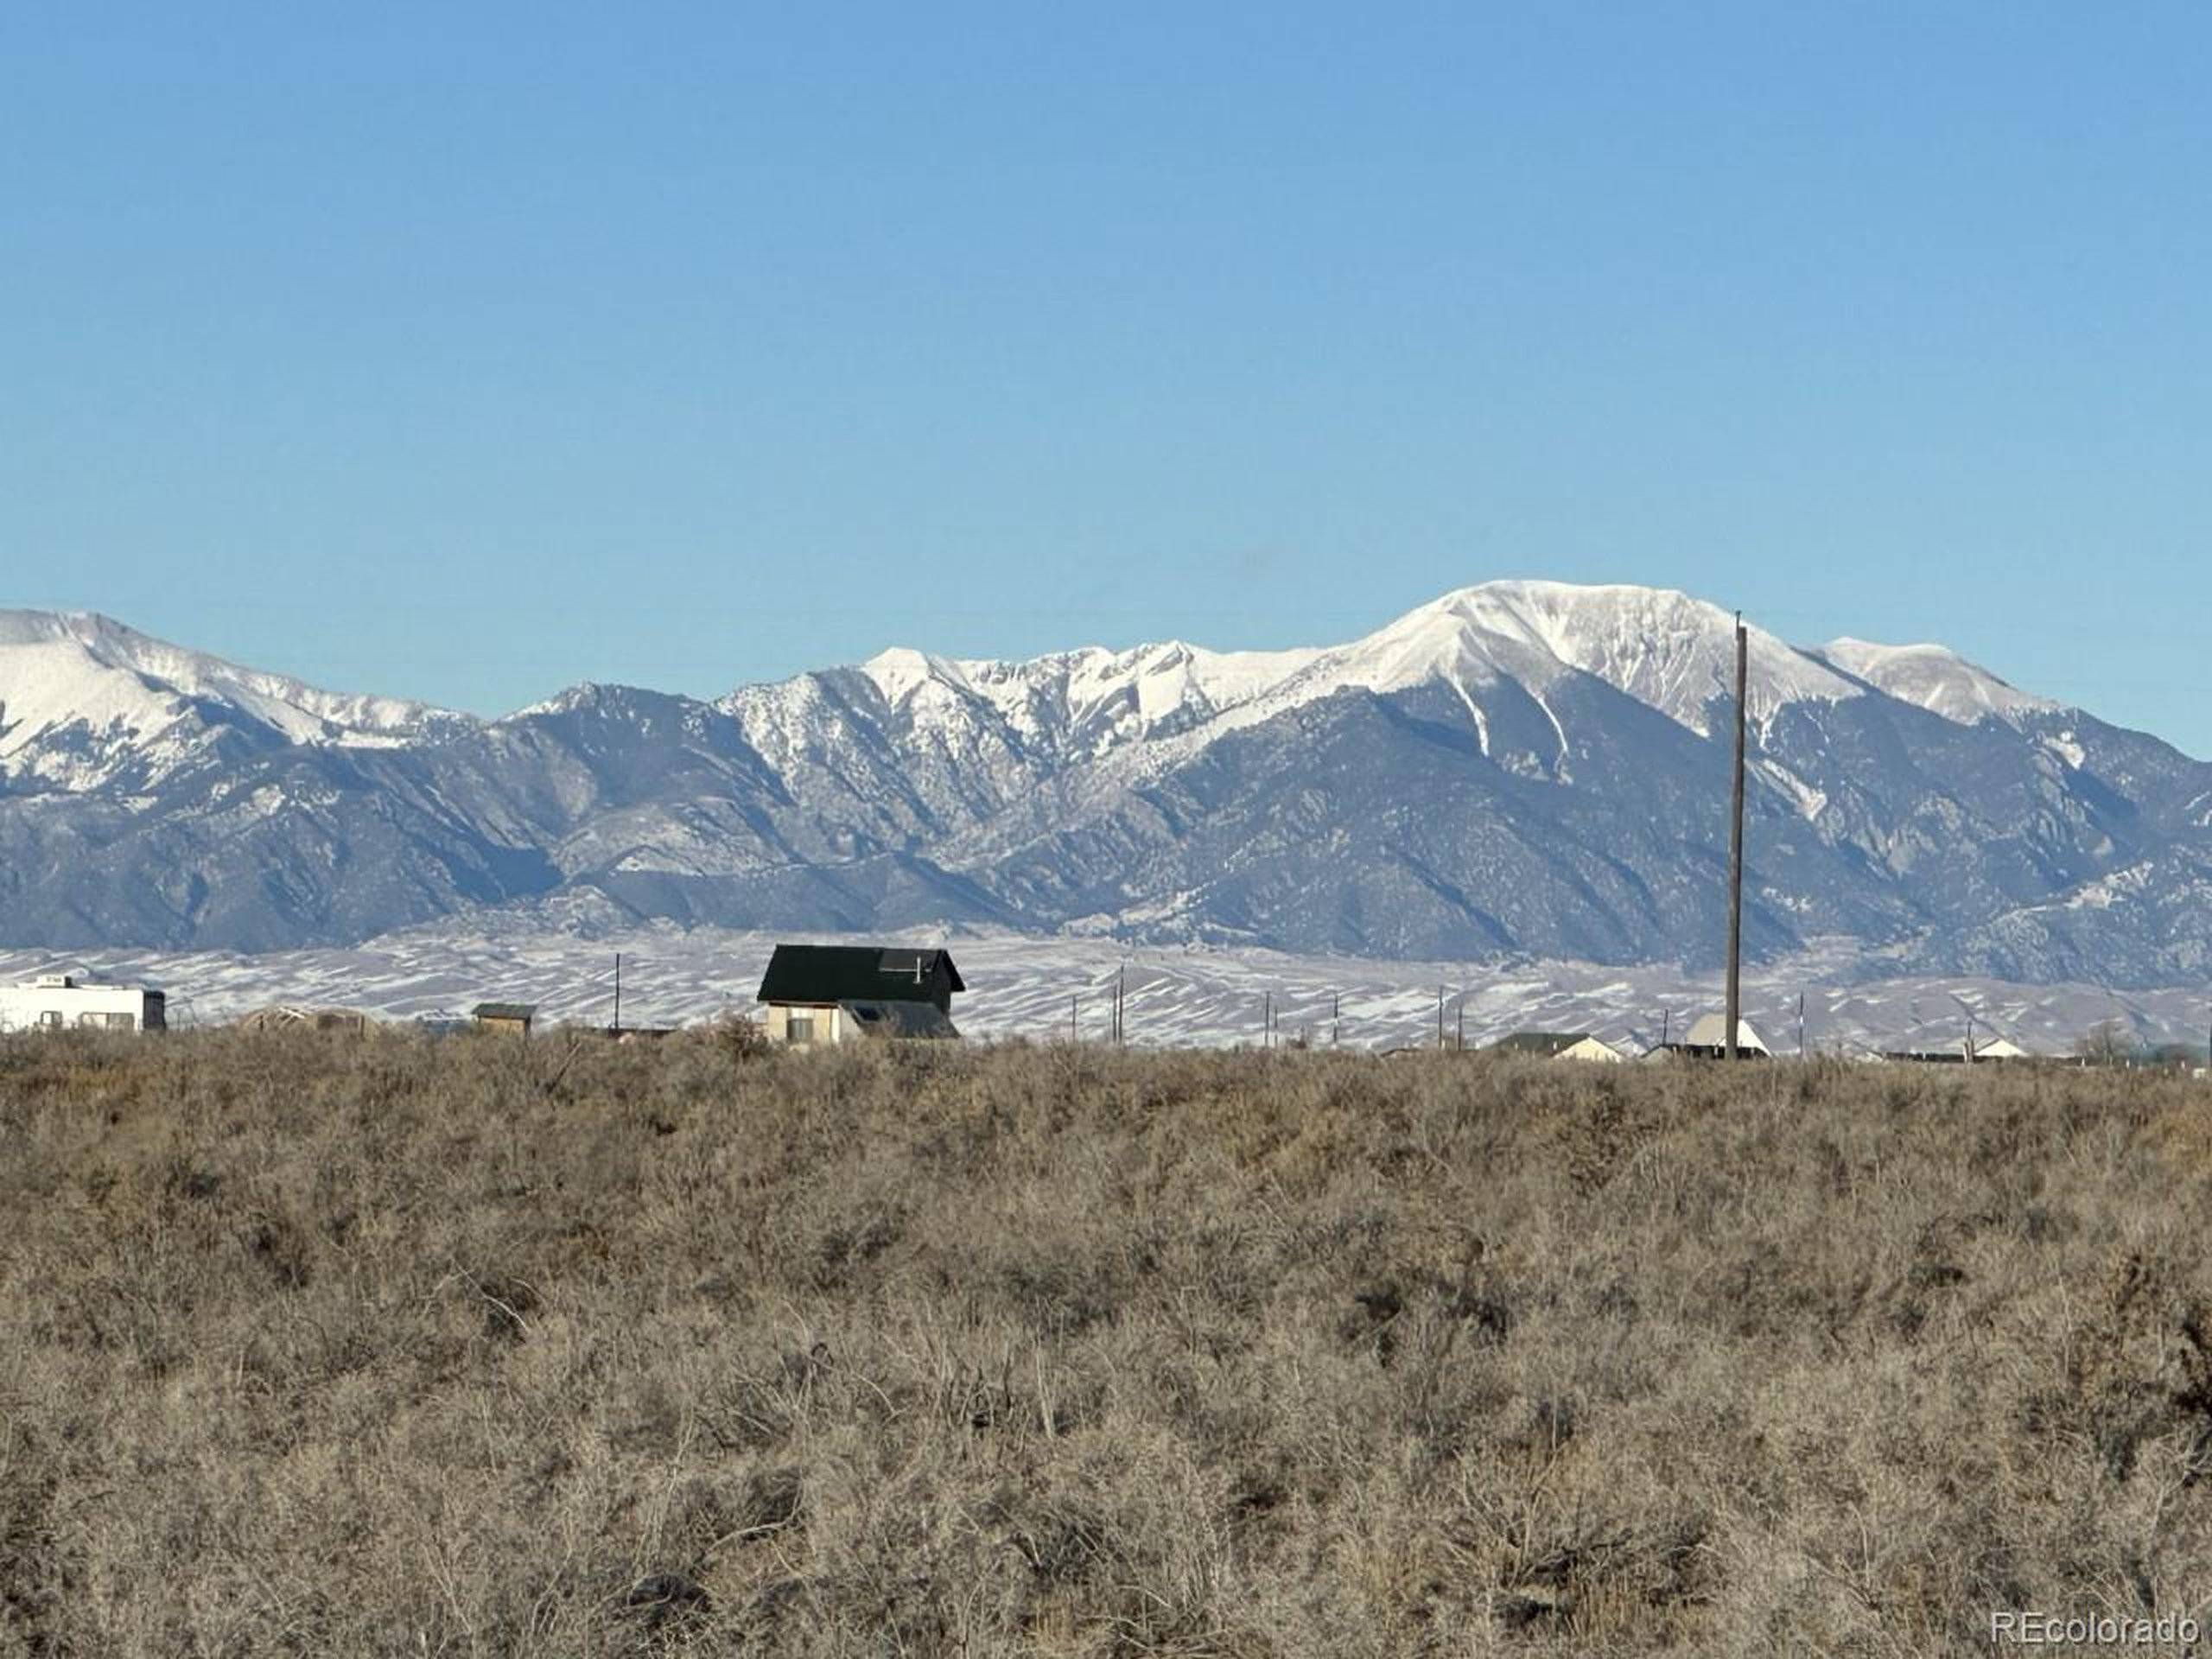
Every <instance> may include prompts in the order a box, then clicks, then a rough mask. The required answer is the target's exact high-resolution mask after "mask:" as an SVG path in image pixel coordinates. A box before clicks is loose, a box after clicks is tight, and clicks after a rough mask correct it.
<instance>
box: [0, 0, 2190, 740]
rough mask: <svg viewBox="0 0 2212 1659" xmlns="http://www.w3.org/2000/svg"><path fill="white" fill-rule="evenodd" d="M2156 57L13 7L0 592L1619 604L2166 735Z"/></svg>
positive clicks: (570, 652)
mask: <svg viewBox="0 0 2212 1659" xmlns="http://www.w3.org/2000/svg"><path fill="white" fill-rule="evenodd" d="M35 12H36V13H42V14H43V15H42V16H34V15H33V14H34V13H35ZM2208 61H2212V13H2207V12H2206V11H2205V10H2203V9H2202V8H2199V7H2190V6H2180V5H2158V4H2145V5H2136V6H2128V7H2120V8H2108V7H2095V6H2083V5H2079V4H2068V5H2053V4H2033V3H2018V0H2008V3H2001V4H1998V3H1993V4H1986V5H1953V4H1942V3H1931V0H1917V3H1912V4H1896V5H1869V4H1853V5H1835V6H1812V5H1773V4H1769V3H1759V4H1755V5H1754V4H1745V5H1726V4H1697V5H1681V6H1669V5H1663V4H1633V5H1629V4H1624V5H1618V6H1596V5H1576V4H1562V5H1556V6H1554V5H1530V4H1518V5H1512V6H1497V7H1481V6H1475V5H1468V4H1454V5H1447V6H1437V7H1433V8H1427V7H1414V6H1392V7H1384V8H1374V7H1366V6H1360V7H1354V6H1348V5H1338V6H1332V7H1326V8H1323V7H1313V6H1306V5H1300V4H1276V5H1269V6H1264V7H1263V6H1259V5H1252V6H1246V7H1230V6H1210V5H1191V4H1187V3H1178V4H1173V5H1160V6H1149V5H1137V4H1117V5H1115V6H1112V7H1097V8H1088V9H1077V8H1068V7H1059V6H1039V5H1022V6H1011V5H1009V6H1006V7H974V6H960V5H934V6H912V5H897V6H892V5H882V6H874V5H867V6H846V7H837V6H826V5H825V6H790V5H785V6H776V7H765V6H764V7H753V6H734V5H727V4H715V5H703V4H702V5H698V6H688V5H652V4H639V5H632V6H626V7H620V8H617V7H595V8H591V9H588V10H586V9H582V8H575V9H571V8H566V7H560V6H545V5H531V6H522V5H502V4H496V3H485V4H467V5H440V6H435V7H433V6H428V5H416V4H410V3H395V4H386V5H375V6H356V7H349V8H346V9H343V10H340V9H337V8H325V7H321V6H316V5H291V4H288V5H283V6H276V5H268V6H260V5H251V4H239V5H226V6H221V7H183V6H174V5H162V6H143V7H115V6H104V5H101V4H99V3H96V0H95V3H85V4H79V5H69V6H59V5H56V6H48V7H36V8H34V7H22V8H16V9H12V10H9V11H8V12H7V13H6V14H5V15H4V17H0V109H4V110H5V115H4V117H0V135H4V143H0V296H4V313H0V315H3V316H4V321H0V578H3V579H0V603H7V604H22V605H34V606H56V607H64V606H66V607H92V608H96V609H100V610H105V611H107V612H110V613H113V614H116V615H118V616H120V617H122V618H124V620H128V621H130V622H132V623H134V624H135V625H137V626H140V627H143V628H145V629H147V630H148V631H149V632H156V633H160V634H162V635H165V636H167V637H169V638H173V639H178V640H180V641H181V642H184V643H188V644H192V645H200V646H202V647H206V648H208V649H213V650H217V651H220V652H224V653H225V654H227V655H231V656H233V657H237V658H242V659H244V660H245V661H248V662H251V663H253V664H257V665H262V666H267V667H272V668H278V669H283V670H286V671H292V672H296V673H298V674H302V675H304V676H306V677H310V678H313V679H315V680H318V681H321V682H323V683H331V684H335V685H338V686H340V687H344V688H346V689H359V690H387V691H393V692H404V693H410V694H414V695H418V696H428V697H431V698H435V699H437V700H440V701H443V702H450V703H453V704H456V705H459V706H462V707H467V708H472V709H479V710H483V711H487V712H490V711H498V710H500V709H506V708H510V707H512V706H514V705H516V704H518V703H521V702H528V701H531V700H533V699H535V698H537V697H539V696H546V695H549V694H550V692H552V691H553V690H556V689H557V688H558V687H559V686H561V685H563V684H565V683H570V682H573V681H575V680H579V679H584V678H597V679H616V680H626V681H632V682H636V683H646V684H652V685H658V686H661V687H664V688H668V689H672V690H689V691H694V692H698V693H704V694H714V693H718V692H720V691H721V690H726V689H727V688H728V687H729V686H731V685H733V684H735V683H741V682H743V681H747V680H751V679H757V678H764V677H777V676H781V675H783V674H785V673H789V672H791V671H796V670H798V669H799V668H802V667H808V666H814V665H818V664H826V663H830V662H838V661H852V660H857V659H858V658H862V657H865V656H867V655H868V654H870V653H872V652H874V651H876V650H877V649H879V648H880V647H881V646H883V645H887V644H891V643H894V642H895V643H906V644H915V645H923V646H925V647H927V648H931V649H934V650H938V651H944V652H952V653H958V654H992V655H1001V654H1017V653H1019V654H1029V653H1033V652H1039V651H1043V650H1047V649H1052V648H1056V647H1058V646H1063V645H1073V644H1078V643H1083V642H1086V641H1094V640H1095V641H1102V642H1105V643H1109V644H1126V643H1133V642H1135V641H1136V640H1139V639H1152V638H1160V637H1164V636H1167V635H1171V634H1172V635H1179V636H1182V637H1185V638H1191V639H1198V640H1200V641H1203V642H1205V643H1210V644H1217V645H1277V644H1287V643H1294V642H1306V641H1318V640H1330V639H1343V638H1349V637H1351V636H1352V635H1354V634H1356V633H1357V632H1363V631H1365V630H1366V629H1368V628H1370V627H1372V626H1376V624H1378V623H1380V622H1382V621H1383V620H1386V619H1387V618H1389V616H1392V615H1394V614H1395V613H1398V612H1399V611H1401V610H1402V609H1404V608H1406V607H1409V606H1411V605H1414V604H1416V603H1419V602H1420V601H1422V600H1424V599H1427V598H1429V597H1432V596H1433V595H1434V594H1437V593H1439V592H1440V591H1442V590H1444V589H1445V588H1451V587H1455V586H1459V585H1461V584H1463V583H1465V582H1474V581H1478V580H1482V579H1484V578H1486V577H1490V576H1498V575H1549V576H1556V577H1560V578H1564V579H1569V580H1618V581H1637V582H1653V583H1657V584H1662V585H1667V586H1674V587H1681V588H1688V589H1690V590H1691V591H1693V592H1695V593H1698V594H1702V595H1704V596H1707V597H1709V598H1712V599H1714V600H1717V601H1721V602H1723V603H1726V604H1729V605H1740V606H1742V607H1745V608H1746V609H1747V610H1748V611H1749V612H1750V613H1751V615H1752V616H1753V617H1754V619H1755V620H1759V621H1761V622H1764V623H1765V624H1767V625H1769V626H1772V627H1774V628H1775V629H1776V630H1777V632H1782V633H1783V634H1785V635H1787V636H1789V637H1790V638H1793V639H1800V640H1815V639H1825V638H1827V637H1828V636H1830V635H1832V634H1835V633H1840V632H1851V633H1856V634H1859V635H1863V636H1866V637H1871V638H1876V639H1892V640H1903V639H1923V638H1930V637H1933V638H1939V639H1944V640H1946V641H1948V642H1949V643H1952V644H1954V645H1957V646H1959V647H1960V648H1961V649H1962V650H1964V651H1966V652H1967V653H1968V654H1969V655H1972V656H1974V657H1976V658H1979V659H1980V660H1982V661H1984V662H1986V663H1987V664H1989V665H1990V666H1992V667H1993V668H1995V669H1996V670H1998V671H1999V672H2001V673H2005V674H2006V675H2007V676H2008V677H2012V678H2014V679H2016V680H2018V681H2020V682H2021V683H2024V684H2026V685H2028V686H2029V687H2031V689H2034V690H2040V691H2044V692H2047V693H2050V694H2054V695H2059V696H2068V697H2070V698H2073V699H2075V700H2077V701H2080V702H2083V703H2085V704H2087V705H2088V706H2089V707H2091V708H2093V709H2096V710H2097V711H2099V712H2101V713H2102V714H2104V715H2107V716H2108V717H2111V718H2115V719H2118V720H2120V721H2125V722H2126V723H2130V724H2136V725H2141V726H2145V727H2148V728H2152V729H2154V730H2158V731H2159V732H2161V733H2163V734H2165V735H2167V736H2169V737H2171V738H2172V739H2174V740H2176V741H2179V742H2181V743H2182V744H2183V747H2188V748H2190V750H2192V752H2194V753H2201V754H2202V753H2212V664H2208V663H2207V661H2206V658H2205V652H2204V651H2203V649H2202V645H2201V644H2200V639H2201V637H2202V635H2204V634H2205V633H2206V632H2207V627H2206V626H2200V623H2199V617H2200V615H2206V614H2212V561H2209V560H2208V559H2207V558H2206V553H2207V551H2208V531H2212V442H2208V440H2212V328H2209V327H2208V324H2209V323H2212V309H2209V308H2212V257H2208V255H2209V254H2212V112H2208V111H2212V100H2208V99H2207V98H2206V97H2205V92H2204V74H2205V66H2206V64H2207V62H2208Z"/></svg>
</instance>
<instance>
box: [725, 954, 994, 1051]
mask: <svg viewBox="0 0 2212 1659" xmlns="http://www.w3.org/2000/svg"><path fill="white" fill-rule="evenodd" d="M967 988H968V986H967V982H965V981H963V979H962V978H961V977H960V969H958V968H957V967H956V966H955V965H954V964H953V961H952V956H951V953H950V951H945V950H913V949H907V948H902V947H890V946H882V945H873V944H865V945H856V944H779V945H778V946H777V947H776V950H775V954H774V955H773V956H772V957H769V959H768V971H767V972H766V974H764V975H763V976H761V979H760V992H759V995H758V996H757V997H756V999H755V1000H756V1001H760V1003H762V1004H763V1005H765V1010H766V1011H765V1014H764V1019H765V1023H766V1026H767V1030H768V1040H769V1041H770V1042H772V1043H790V1044H793V1045H795V1046H801V1047H804V1046H810V1045H814V1044H827V1043H844V1042H851V1041H853V1040H854V1039H856V1038H866V1037H957V1036H959V1034H960V1033H959V1031H958V1030H957V1028H956V1027H954V1025H953V1023H952V997H953V994H954V993H955V992H956V991H964V990H966V989H967Z"/></svg>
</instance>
